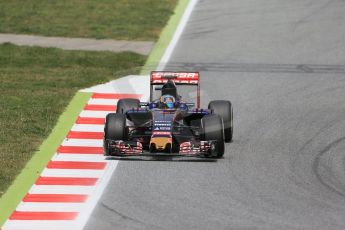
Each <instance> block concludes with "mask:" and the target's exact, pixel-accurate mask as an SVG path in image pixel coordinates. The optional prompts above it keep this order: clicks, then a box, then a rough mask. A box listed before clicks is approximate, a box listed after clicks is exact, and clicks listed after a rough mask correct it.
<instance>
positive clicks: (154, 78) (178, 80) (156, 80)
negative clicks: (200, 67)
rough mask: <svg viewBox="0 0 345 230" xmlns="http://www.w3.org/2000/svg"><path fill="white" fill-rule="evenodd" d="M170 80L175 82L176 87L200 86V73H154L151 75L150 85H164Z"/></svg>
mask: <svg viewBox="0 0 345 230" xmlns="http://www.w3.org/2000/svg"><path fill="white" fill-rule="evenodd" d="M169 79H170V80H172V81H173V82H175V84H176V85H198V84H199V73H198V72H167V71H152V72H151V75H150V84H151V85H163V84H164V83H166V82H167V81H168V80H169Z"/></svg>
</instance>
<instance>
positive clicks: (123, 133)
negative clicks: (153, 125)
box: [103, 113, 128, 156]
mask: <svg viewBox="0 0 345 230" xmlns="http://www.w3.org/2000/svg"><path fill="white" fill-rule="evenodd" d="M127 136H128V135H127V129H126V115H124V114H121V113H109V114H108V115H107V116H106V118H105V126H104V140H103V148H104V155H106V156H109V155H110V149H109V141H110V140H112V141H114V140H127Z"/></svg>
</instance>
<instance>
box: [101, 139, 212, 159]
mask: <svg viewBox="0 0 345 230" xmlns="http://www.w3.org/2000/svg"><path fill="white" fill-rule="evenodd" d="M216 145H217V142H216V141H199V142H195V141H194V142H183V143H181V144H180V148H179V149H180V150H179V152H176V153H174V152H172V153H166V152H150V151H148V150H144V148H143V146H142V144H141V143H140V142H136V141H122V140H116V141H114V140H105V141H104V147H105V148H107V150H108V151H105V154H104V155H105V156H117V157H130V156H151V157H154V156H157V157H215V156H217V152H216V149H217V148H216Z"/></svg>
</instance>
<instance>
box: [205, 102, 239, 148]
mask: <svg viewBox="0 0 345 230" xmlns="http://www.w3.org/2000/svg"><path fill="white" fill-rule="evenodd" d="M208 108H209V109H211V110H212V114H218V115H219V116H221V118H222V119H223V123H224V141H225V142H231V141H232V136H233V110H232V105H231V102H230V101H225V100H217V101H211V102H210V103H209V104H208Z"/></svg>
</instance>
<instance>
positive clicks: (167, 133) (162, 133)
mask: <svg viewBox="0 0 345 230" xmlns="http://www.w3.org/2000/svg"><path fill="white" fill-rule="evenodd" d="M153 135H171V133H170V132H162V131H154V132H153Z"/></svg>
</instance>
